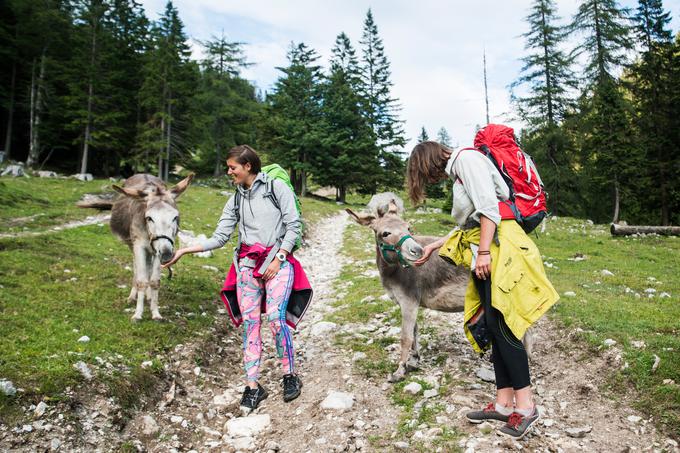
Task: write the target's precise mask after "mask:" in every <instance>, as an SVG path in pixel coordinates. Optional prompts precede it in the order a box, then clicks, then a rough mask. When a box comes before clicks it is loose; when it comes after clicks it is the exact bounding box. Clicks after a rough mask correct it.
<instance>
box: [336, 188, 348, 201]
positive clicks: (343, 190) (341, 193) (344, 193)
mask: <svg viewBox="0 0 680 453" xmlns="http://www.w3.org/2000/svg"><path fill="white" fill-rule="evenodd" d="M346 197H347V187H345V186H340V187H338V198H337V200H336V201H339V202H340V203H344V202H345V198H346Z"/></svg>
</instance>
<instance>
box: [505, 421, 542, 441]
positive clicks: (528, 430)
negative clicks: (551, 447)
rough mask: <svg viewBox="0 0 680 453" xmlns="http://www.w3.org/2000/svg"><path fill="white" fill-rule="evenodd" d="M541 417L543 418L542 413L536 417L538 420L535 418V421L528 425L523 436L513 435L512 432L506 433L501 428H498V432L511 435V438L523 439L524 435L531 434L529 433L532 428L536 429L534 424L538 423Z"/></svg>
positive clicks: (506, 435) (507, 435)
mask: <svg viewBox="0 0 680 453" xmlns="http://www.w3.org/2000/svg"><path fill="white" fill-rule="evenodd" d="M540 418H541V416H540V415H539V416H538V417H536V420H534V421H533V422H531V424H530V425H529V426H527V429H525V430H524V432H523V433H522V435H521V436H513V435H512V434H508V433H504V432H503V431H501V430H498V432H499V433H501V434H502V435H504V436H505V437H509V438H510V439H515V440H521V439H523V438H524V436H526V435H527V434H529V433H530V432H531V430H532V429H534V425H535V424H536V422H537V421H538V420H539V419H540Z"/></svg>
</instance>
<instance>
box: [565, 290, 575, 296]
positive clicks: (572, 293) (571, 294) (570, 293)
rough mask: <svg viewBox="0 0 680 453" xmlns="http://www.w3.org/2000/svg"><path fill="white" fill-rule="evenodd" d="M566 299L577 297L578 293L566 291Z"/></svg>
mask: <svg viewBox="0 0 680 453" xmlns="http://www.w3.org/2000/svg"><path fill="white" fill-rule="evenodd" d="M563 294H564V297H576V293H575V292H574V291H565V292H564V293H563Z"/></svg>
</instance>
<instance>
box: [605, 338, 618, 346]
mask: <svg viewBox="0 0 680 453" xmlns="http://www.w3.org/2000/svg"><path fill="white" fill-rule="evenodd" d="M602 344H603V345H604V346H605V347H606V348H611V347H612V346H614V345H615V344H616V340H612V339H611V338H607V339H606V340H604V341H603V342H602Z"/></svg>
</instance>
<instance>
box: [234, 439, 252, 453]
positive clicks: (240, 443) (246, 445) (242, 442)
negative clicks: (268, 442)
mask: <svg viewBox="0 0 680 453" xmlns="http://www.w3.org/2000/svg"><path fill="white" fill-rule="evenodd" d="M231 444H232V445H233V446H234V448H235V449H236V451H239V450H255V439H253V438H252V437H250V436H245V437H237V438H236V439H234V440H232V441H231Z"/></svg>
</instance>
